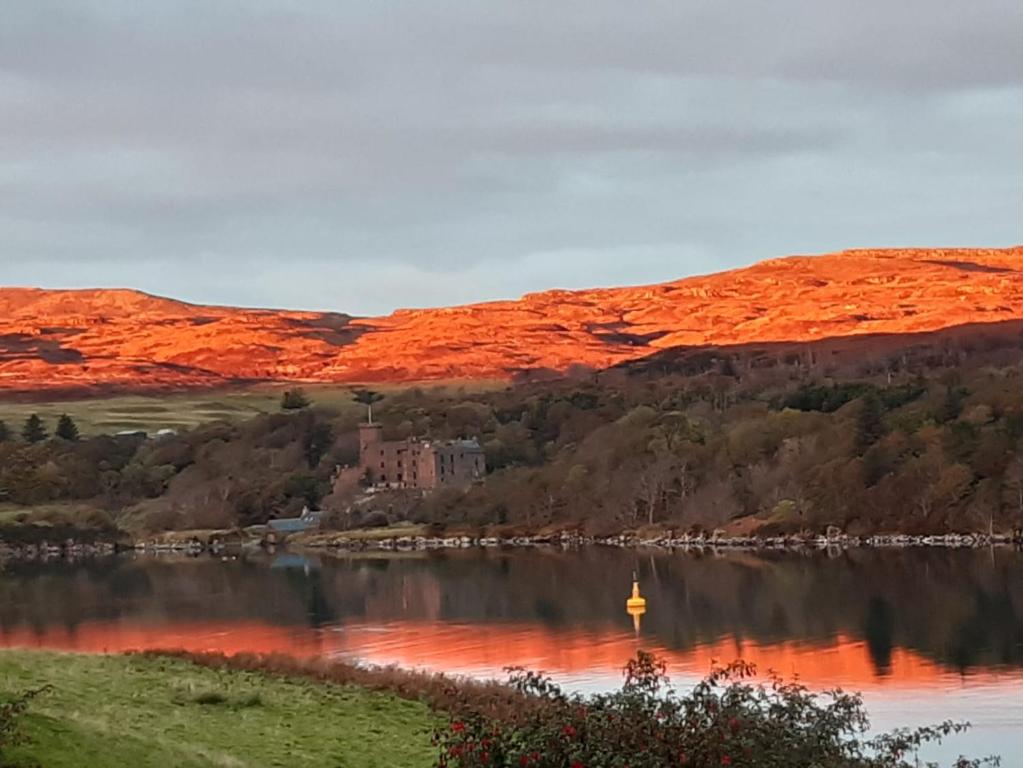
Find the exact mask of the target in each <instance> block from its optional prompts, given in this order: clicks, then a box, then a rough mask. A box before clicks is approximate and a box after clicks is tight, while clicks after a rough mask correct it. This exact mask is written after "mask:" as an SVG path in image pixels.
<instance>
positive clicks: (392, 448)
mask: <svg viewBox="0 0 1023 768" xmlns="http://www.w3.org/2000/svg"><path fill="white" fill-rule="evenodd" d="M359 469H360V471H361V473H362V474H363V476H364V477H366V478H367V479H368V480H369V482H370V484H372V485H374V486H377V487H382V488H417V489H421V490H428V491H429V490H434V489H436V488H446V487H465V486H468V485H471V484H472V483H473V482H475V481H476V480H479V479H481V478H482V477H483V476H484V474H486V471H487V465H486V460H485V458H484V456H483V449H482V448H481V447H480V444H479V442H478V441H476V440H420V439H416V438H412V439H408V440H384V434H383V427H381V426H380V425H379V424H362V425H361V426H360V427H359Z"/></svg>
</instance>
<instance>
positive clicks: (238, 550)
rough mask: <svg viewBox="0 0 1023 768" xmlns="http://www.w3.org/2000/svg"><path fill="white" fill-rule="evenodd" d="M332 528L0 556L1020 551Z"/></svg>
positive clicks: (849, 540)
mask: <svg viewBox="0 0 1023 768" xmlns="http://www.w3.org/2000/svg"><path fill="white" fill-rule="evenodd" d="M386 530H387V529H379V530H377V531H375V534H376V535H373V536H364V535H351V534H348V533H346V532H343V531H338V532H336V533H316V534H301V535H296V536H291V537H288V538H286V539H284V540H283V541H281V542H278V543H274V544H267V543H266V542H263V541H261V540H259V539H256V538H248V539H246V538H244V537H243V536H242V535H240V534H239V533H238V532H237V531H176V532H172V533H170V534H163V535H158V536H154V537H147V538H139V539H135V540H124V539H120V540H109V541H95V540H94V541H88V542H85V541H77V540H74V539H67V540H65V541H61V542H48V541H46V540H41V541H38V542H7V541H4V540H3V539H0V562H4V561H8V560H14V561H35V560H59V559H67V560H77V559H87V558H93V557H109V556H113V555H118V554H126V553H135V554H141V555H160V554H185V555H196V556H198V555H204V554H206V555H210V556H220V557H226V556H238V555H241V554H244V553H245V552H275V551H308V552H315V553H325V554H344V553H348V552H382V553H386V552H426V551H445V550H470V549H478V550H513V549H540V548H544V549H548V548H550V549H554V548H556V549H560V550H562V551H570V550H576V549H582V548H585V547H611V548H616V549H660V550H664V551H672V552H675V551H681V552H704V551H718V550H726V551H727V550H732V551H746V552H800V551H804V552H805V551H816V552H841V551H846V550H851V549H889V550H892V549H913V548H927V549H983V548H990V547H1000V548H1010V547H1013V548H1020V549H1023V537H1020V536H1019V535H1011V534H994V535H991V534H956V533H950V534H919V535H911V534H904V533H893V534H874V535H870V536H850V535H845V534H841V535H832V536H823V535H821V536H799V535H778V536H704V535H697V536H692V535H683V536H674V535H670V534H666V535H661V536H641V535H638V534H632V533H623V534H618V535H614V536H586V535H583V534H580V533H577V532H569V531H563V532H560V533H551V534H534V535H520V536H479V535H477V536H469V535H454V534H453V535H450V536H425V535H408V534H403V535H395V536H386V535H380V534H385V533H386Z"/></svg>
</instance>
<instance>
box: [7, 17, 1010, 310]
mask: <svg viewBox="0 0 1023 768" xmlns="http://www.w3.org/2000/svg"><path fill="white" fill-rule="evenodd" d="M1021 41H1023V3H1021V2H1020V0H971V2H969V3H966V2H943V1H942V0H898V1H897V2H893V1H892V0H771V2H765V1H764V0H743V1H741V2H740V1H738V0H663V1H661V2H658V1H656V0H652V1H649V2H639V3H636V2H623V1H622V0H558V1H556V2H551V0H509V2H500V1H499V0H490V1H488V2H480V0H465V1H464V2H453V1H448V0H429V1H428V2H424V1H423V0H410V1H409V2H391V1H389V0H365V1H364V2H354V1H353V0H290V1H285V0H236V1H231V0H195V2H190V1H189V0H176V1H175V2H169V1H168V0H63V1H61V0H4V2H3V3H2V6H0V284H7V285H42V286H47V287H79V286H126V287H134V288H141V289H143V290H147V291H150V292H154V293H159V294H163V295H171V296H174V297H178V298H183V299H188V300H192V301H202V302H215V303H226V304H244V305H257V306H281V307H301V308H316V309H333V310H339V311H348V312H353V313H358V314H369V313H382V312H386V311H390V310H391V309H394V308H396V307H399V306H431V305H443V304H452V303H459V302H467V301H474V300H483V299H491V298H502V297H515V296H518V295H520V294H522V293H524V292H528V291H534V290H541V289H545V288H552V287H564V288H576V287H585V286H594V285H618V284H626V283H644V282H653V281H662V280H669V279H675V278H678V277H682V276H685V275H689V274H694V273H702V272H712V271H716V270H720V269H724V268H728V267H733V266H738V265H742V264H748V263H751V262H753V261H756V260H758V259H761V258H765V257H773V256H778V255H784V254H790V253H812V252H819V251H830V250H837V249H841V248H846V247H855V246H884V245H891V246H897V245H1011V244H1016V243H1019V242H1021V241H1023V234H1021V231H1023V229H1021V222H1023V215H1021V214H1023V211H1021V204H1023V45H1021Z"/></svg>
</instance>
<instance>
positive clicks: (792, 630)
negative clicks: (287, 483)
mask: <svg viewBox="0 0 1023 768" xmlns="http://www.w3.org/2000/svg"><path fill="white" fill-rule="evenodd" d="M1021 565H1023V555H1020V554H1019V553H1014V552H1009V551H995V552H981V551H962V552H951V551H919V552H877V551H853V552H849V553H846V554H843V555H841V556H840V557H837V558H828V557H827V556H825V555H821V554H814V555H805V556H802V555H792V554H776V555H771V554H765V555H756V556H754V555H750V554H735V555H726V556H721V557H714V556H709V555H707V556H698V555H670V554H667V553H654V554H646V553H638V552H627V551H618V550H609V549H592V550H585V551H582V552H575V553H560V552H553V551H550V552H543V551H517V552H514V553H498V552H490V553H481V552H450V553H435V554H431V555H430V556H428V557H422V558H416V559H412V558H396V559H388V558H386V557H380V558H366V557H360V558H353V559H338V560H326V561H324V562H323V564H322V568H320V569H319V570H310V571H309V572H308V573H306V572H305V571H304V570H302V569H284V570H271V569H270V568H268V567H266V565H265V564H263V563H256V562H244V561H237V562H229V563H221V562H218V561H213V560H206V559H198V560H190V561H184V562H164V561H160V560H145V559H139V560H110V561H97V562H92V563H87V564H78V565H74V566H16V565H15V566H11V567H10V568H8V570H7V572H5V574H4V577H3V579H2V580H0V639H2V638H3V637H7V638H8V639H10V638H11V637H14V636H23V634H24V633H25V632H30V633H32V632H34V633H37V634H38V633H46V632H53V631H56V630H61V631H67V632H73V631H74V630H75V628H76V627H79V626H81V625H85V624H94V623H103V624H106V625H108V626H109V625H117V626H122V627H124V626H147V627H159V626H161V625H181V624H182V623H189V624H197V625H211V624H213V625H225V626H226V625H231V624H232V623H235V624H245V623H253V624H254V625H258V626H262V627H270V628H273V627H278V628H281V630H282V631H284V632H285V633H286V634H287V635H288V636H291V633H294V632H296V631H299V630H302V629H303V628H308V629H315V628H326V629H327V630H328V632H334V630H335V629H336V628H341V629H342V630H344V628H354V627H356V626H359V627H366V626H373V625H385V624H386V625H389V626H391V627H394V626H396V625H401V626H416V627H423V626H443V625H446V624H447V625H450V624H459V625H469V626H470V627H471V628H473V631H475V632H478V633H481V632H487V633H490V634H488V636H490V637H493V638H495V640H494V642H496V638H499V637H500V636H501V633H502V632H506V631H510V630H511V627H512V626H517V627H523V626H525V627H531V628H533V629H535V630H536V631H538V632H542V633H547V634H548V635H550V636H552V637H554V636H564V635H565V633H570V634H571V633H572V632H591V633H592V632H596V633H600V635H601V637H605V638H606V637H608V636H609V635H608V633H609V632H610V633H615V632H622V631H626V630H627V629H628V628H629V619H628V617H627V616H626V615H625V613H624V607H623V606H624V602H623V601H624V598H625V594H626V591H627V589H628V584H629V578H630V574H631V572H632V570H634V569H636V570H638V571H639V572H640V577H641V580H642V582H643V592H644V595H645V596H646V597H647V598H648V600H649V601H650V611H649V613H648V615H647V616H646V617H645V619H644V625H643V628H644V642H649V643H651V644H653V645H657V646H662V647H664V648H666V649H672V650H675V651H685V652H691V651H692V650H693V649H701V648H703V649H705V648H722V647H731V646H734V644H735V643H737V642H738V643H743V644H744V645H742V646H741V647H743V648H772V647H782V646H784V645H785V644H787V643H793V642H795V643H802V644H811V645H814V646H819V647H833V646H834V645H835V642H836V639H838V638H841V642H842V643H844V644H851V645H854V646H856V647H857V648H859V649H860V651H861V652H862V653H863V654H865V656H864V658H869V659H870V663H871V665H872V667H873V671H874V673H875V674H879V675H885V674H891V675H893V676H898V675H899V674H901V671H900V664H903V662H902V661H900V659H904V655H902V651H900V649H908V650H911V651H913V652H914V653H917V654H919V655H920V656H922V657H924V658H926V659H931V660H933V661H935V662H937V663H940V664H941V665H943V666H946V667H951V668H954V669H967V668H971V667H977V666H981V667H982V666H993V665H1011V666H1020V667H1023V568H1021V567H1020V566H1021ZM415 631H416V632H419V631H420V630H418V629H417V630H415ZM335 634H337V633H335ZM342 634H343V631H342ZM433 641H436V642H440V639H439V637H438V636H436V635H435V636H434V640H433ZM433 641H429V642H433ZM331 642H332V643H336V641H331ZM722 644H724V645H722ZM418 647H419V648H420V649H423V648H425V647H426V646H424V645H422V644H420V645H419V646H418ZM593 652H594V653H595V652H596V651H593ZM735 655H736V654H734V653H730V654H725V655H724V656H723V657H722V658H728V657H729V656H735Z"/></svg>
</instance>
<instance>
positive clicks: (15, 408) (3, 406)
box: [0, 382, 502, 435]
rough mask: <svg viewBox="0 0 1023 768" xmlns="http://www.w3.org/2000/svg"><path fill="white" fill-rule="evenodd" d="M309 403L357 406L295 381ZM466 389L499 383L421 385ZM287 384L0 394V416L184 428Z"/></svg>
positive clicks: (263, 401) (88, 431)
mask: <svg viewBox="0 0 1023 768" xmlns="http://www.w3.org/2000/svg"><path fill="white" fill-rule="evenodd" d="M299 386H302V389H304V390H305V391H306V394H308V396H309V398H310V399H311V400H312V401H313V403H314V404H315V405H321V406H326V407H329V408H334V409H335V410H338V411H341V412H343V411H345V410H349V409H358V408H361V406H358V405H357V404H355V403H354V402H352V387H346V386H337V385H330V384H310V385H299ZM408 386H411V385H380V386H376V387H374V388H375V389H378V390H380V391H382V392H384V393H385V394H386V393H390V392H397V391H400V390H402V389H406V388H408ZM463 386H464V389H465V390H466V391H467V392H476V391H485V390H488V389H494V388H497V387H499V386H502V385H501V384H500V383H498V382H470V383H466V384H465V385H461V384H458V385H455V384H428V385H423V387H424V388H425V389H431V390H438V391H457V390H458V389H461V388H463ZM288 388H289V387H288V386H287V385H269V384H268V385H263V386H254V387H249V388H245V389H233V390H213V391H205V392H191V393H186V394H163V395H149V396H147V395H123V396H115V397H103V398H91V399H82V400H58V401H53V402H36V401H22V400H6V401H2V402H0V421H5V422H6V423H7V426H8V427H9V428H10V429H11V430H12V431H15V432H16V431H18V430H20V429H21V425H22V424H23V423H24V421H25V419H27V418H28V417H29V416H30V415H31V414H33V413H37V414H39V416H40V418H42V419H43V421H44V422H45V423H46V427H47V429H48V430H49V431H50V432H51V433H52V432H53V429H54V427H55V426H56V424H57V419H58V418H59V417H60V415H61V414H63V413H66V414H68V415H69V416H71V418H73V419H74V420H75V422H76V423H77V424H78V428H79V430H80V431H81V432H82V434H83V435H95V434H102V433H116V432H120V431H123V430H143V431H146V432H155V431H157V430H160V429H178V430H181V429H188V428H191V427H195V426H198V425H199V424H205V423H209V422H212V421H229V422H230V421H243V420H245V419H249V418H252V417H253V416H257V415H259V414H261V413H272V412H277V411H279V410H280V402H281V393H282V392H283V391H284V390H285V389H288Z"/></svg>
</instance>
